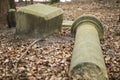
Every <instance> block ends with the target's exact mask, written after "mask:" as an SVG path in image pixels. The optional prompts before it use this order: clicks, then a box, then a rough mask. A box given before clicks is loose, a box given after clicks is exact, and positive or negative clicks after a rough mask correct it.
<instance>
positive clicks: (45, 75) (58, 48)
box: [0, 2, 120, 80]
mask: <svg viewBox="0 0 120 80" xmlns="http://www.w3.org/2000/svg"><path fill="white" fill-rule="evenodd" d="M119 4H120V3H103V2H91V3H88V2H71V3H69V2H65V3H56V4H53V5H52V6H57V7H60V8H62V9H63V10H64V20H72V21H74V20H75V19H76V18H77V17H78V16H80V15H82V14H88V13H89V14H93V15H95V16H97V17H98V18H100V20H101V22H102V23H103V26H104V38H103V39H102V40H101V47H102V51H103V55H104V59H105V64H106V66H107V70H108V76H109V79H110V80H120V23H119V22H118V19H119V17H118V15H120V5H119ZM1 25H2V24H0V27H1ZM2 26H3V25H2ZM5 26H6V25H5ZM0 29H1V30H0V80H13V79H14V80H77V79H76V78H69V76H68V72H69V66H70V61H71V55H72V50H73V45H74V38H72V37H71V34H70V29H71V28H70V27H66V28H65V27H64V28H63V29H62V32H60V33H57V34H53V35H51V36H49V37H47V38H45V39H44V40H40V41H39V42H37V43H36V44H34V45H33V46H32V47H31V48H30V49H29V50H28V52H27V55H26V56H24V57H23V58H22V59H21V60H20V62H19V63H18V68H17V72H16V71H15V63H16V61H17V60H18V59H19V58H20V56H21V55H22V54H23V53H24V51H25V50H26V49H27V47H28V46H29V45H30V44H31V43H32V42H33V41H35V40H34V39H22V38H19V37H18V36H15V34H14V33H15V29H13V28H12V29H4V30H3V29H2V28H0Z"/></svg>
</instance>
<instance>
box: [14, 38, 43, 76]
mask: <svg viewBox="0 0 120 80" xmlns="http://www.w3.org/2000/svg"><path fill="white" fill-rule="evenodd" d="M40 40H43V39H41V38H40V39H37V40H35V41H34V42H32V43H31V44H30V45H29V46H28V47H27V49H26V50H25V52H24V53H22V55H21V56H20V58H19V59H18V60H17V61H16V63H15V66H14V69H15V72H14V78H16V76H17V71H18V63H19V62H20V60H21V59H22V58H24V57H25V56H26V55H27V52H28V51H29V49H30V48H31V47H32V46H33V45H34V44H35V43H36V42H38V41H40Z"/></svg>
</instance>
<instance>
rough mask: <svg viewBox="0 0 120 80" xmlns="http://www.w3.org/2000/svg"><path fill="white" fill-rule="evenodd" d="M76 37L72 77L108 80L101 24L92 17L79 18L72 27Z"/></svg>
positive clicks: (71, 69)
mask: <svg viewBox="0 0 120 80" xmlns="http://www.w3.org/2000/svg"><path fill="white" fill-rule="evenodd" d="M71 33H72V35H73V36H74V37H75V44H74V48H73V54H72V60H71V65H70V76H77V77H79V78H82V79H85V80H108V76H107V70H106V66H105V63H104V58H103V54H102V50H101V47H100V41H99V38H100V39H101V38H102V37H103V26H102V24H101V22H100V21H99V20H98V19H97V18H96V17H95V16H92V15H83V16H81V17H79V18H78V19H77V20H76V21H75V22H74V23H73V25H72V28H71Z"/></svg>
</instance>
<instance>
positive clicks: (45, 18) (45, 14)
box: [16, 4, 63, 38]
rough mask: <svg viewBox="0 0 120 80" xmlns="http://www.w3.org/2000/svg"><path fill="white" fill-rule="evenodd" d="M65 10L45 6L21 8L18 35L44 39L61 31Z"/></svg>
mask: <svg viewBox="0 0 120 80" xmlns="http://www.w3.org/2000/svg"><path fill="white" fill-rule="evenodd" d="M62 21H63V10H62V9H60V8H56V7H51V6H48V5H44V4H34V5H29V6H25V7H22V8H19V9H18V10H17V12H16V24H17V25H16V34H17V35H19V36H21V37H25V38H43V37H47V36H49V35H50V34H53V33H55V32H59V31H61V27H62Z"/></svg>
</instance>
